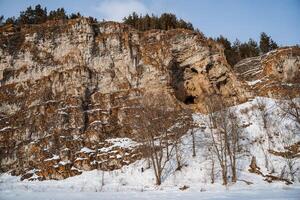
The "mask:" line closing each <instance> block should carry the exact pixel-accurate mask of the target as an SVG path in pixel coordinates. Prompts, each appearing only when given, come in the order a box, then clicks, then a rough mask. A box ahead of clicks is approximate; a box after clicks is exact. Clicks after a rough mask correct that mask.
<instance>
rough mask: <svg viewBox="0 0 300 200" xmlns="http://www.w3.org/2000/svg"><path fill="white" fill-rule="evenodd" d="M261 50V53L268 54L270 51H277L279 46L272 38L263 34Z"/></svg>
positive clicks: (260, 44) (261, 35)
mask: <svg viewBox="0 0 300 200" xmlns="http://www.w3.org/2000/svg"><path fill="white" fill-rule="evenodd" d="M259 48H260V51H261V53H267V52H269V51H272V50H274V49H277V48H278V45H277V44H276V42H274V41H273V40H272V39H271V37H270V36H268V35H267V34H266V33H264V32H263V33H261V34H260V42H259Z"/></svg>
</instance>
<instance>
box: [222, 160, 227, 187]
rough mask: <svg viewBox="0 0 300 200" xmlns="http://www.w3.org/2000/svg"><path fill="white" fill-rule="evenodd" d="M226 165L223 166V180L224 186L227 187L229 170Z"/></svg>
mask: <svg viewBox="0 0 300 200" xmlns="http://www.w3.org/2000/svg"><path fill="white" fill-rule="evenodd" d="M226 167H227V166H226V165H222V179H223V185H227V169H226Z"/></svg>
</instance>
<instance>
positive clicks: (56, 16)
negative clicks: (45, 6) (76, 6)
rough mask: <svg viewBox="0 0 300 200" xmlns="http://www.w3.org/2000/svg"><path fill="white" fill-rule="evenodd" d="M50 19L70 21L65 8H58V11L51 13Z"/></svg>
mask: <svg viewBox="0 0 300 200" xmlns="http://www.w3.org/2000/svg"><path fill="white" fill-rule="evenodd" d="M48 19H49V20H59V19H68V16H67V14H66V11H65V9H64V8H58V9H57V10H52V11H50V13H49V16H48Z"/></svg>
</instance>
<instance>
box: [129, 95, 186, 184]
mask: <svg viewBox="0 0 300 200" xmlns="http://www.w3.org/2000/svg"><path fill="white" fill-rule="evenodd" d="M184 120H186V117H184V112H183V110H182V109H176V108H170V106H169V105H168V102H167V99H165V97H164V96H163V95H160V96H152V98H151V100H150V98H143V99H142V101H141V107H140V108H139V114H138V115H137V116H136V120H135V123H134V124H135V128H136V129H137V130H138V132H139V136H140V137H139V139H140V140H141V141H142V142H143V144H144V147H145V148H144V152H145V154H146V155H147V156H149V158H150V159H149V160H150V162H151V166H152V167H153V170H154V175H155V178H156V184H157V185H160V184H161V183H162V176H163V173H164V170H165V167H166V165H167V163H168V162H169V161H170V155H172V154H173V152H174V150H176V152H175V155H176V160H177V161H178V165H180V166H181V162H180V155H179V148H180V147H179V143H180V138H181V136H182V135H183V134H184V133H186V132H187V130H188V128H189V127H188V124H189V123H183V122H184ZM178 167H179V166H178Z"/></svg>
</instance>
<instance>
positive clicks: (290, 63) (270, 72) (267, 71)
mask: <svg viewBox="0 0 300 200" xmlns="http://www.w3.org/2000/svg"><path fill="white" fill-rule="evenodd" d="M234 70H235V72H236V74H237V76H238V78H239V80H242V81H246V82H247V83H248V85H249V86H250V88H251V89H252V93H253V95H260V96H269V97H273V98H281V97H284V96H286V95H291V96H292V97H293V96H299V95H300V48H299V47H284V48H279V49H277V50H274V51H272V52H269V53H267V54H264V55H262V56H259V57H253V58H248V59H244V60H242V61H240V62H239V63H237V64H236V65H235V66H234Z"/></svg>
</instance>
